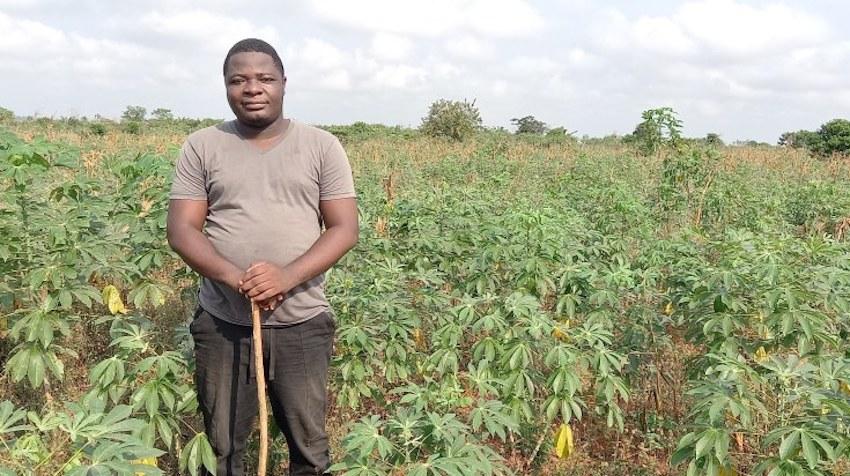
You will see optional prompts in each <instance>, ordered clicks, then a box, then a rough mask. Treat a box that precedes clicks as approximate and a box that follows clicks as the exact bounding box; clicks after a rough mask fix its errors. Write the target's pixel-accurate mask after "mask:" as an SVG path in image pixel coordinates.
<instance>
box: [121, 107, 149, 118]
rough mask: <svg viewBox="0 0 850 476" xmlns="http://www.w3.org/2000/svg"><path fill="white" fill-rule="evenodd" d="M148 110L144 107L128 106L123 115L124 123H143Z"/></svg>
mask: <svg viewBox="0 0 850 476" xmlns="http://www.w3.org/2000/svg"><path fill="white" fill-rule="evenodd" d="M147 113H148V110H147V109H145V108H144V107H142V106H127V109H124V112H122V113H121V121H122V122H143V121H144V120H145V116H146V115H147Z"/></svg>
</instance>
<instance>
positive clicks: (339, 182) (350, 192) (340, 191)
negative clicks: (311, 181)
mask: <svg viewBox="0 0 850 476" xmlns="http://www.w3.org/2000/svg"><path fill="white" fill-rule="evenodd" d="M356 196H357V194H356V193H355V192H354V179H353V178H352V176H351V165H350V164H349V163H348V156H347V155H346V154H345V150H344V149H343V148H342V144H340V143H339V140H337V138H336V137H334V138H333V141H332V142H331V144H330V146H329V147H328V148H327V150H326V151H325V153H324V155H323V157H322V168H321V175H320V177H319V200H334V199H340V198H353V197H356Z"/></svg>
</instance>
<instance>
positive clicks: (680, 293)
mask: <svg viewBox="0 0 850 476" xmlns="http://www.w3.org/2000/svg"><path fill="white" fill-rule="evenodd" d="M181 124H183V123H182V122H181V120H180V119H175V120H174V121H173V122H172V123H170V125H169V127H172V126H173V127H175V128H178V129H179V128H180V127H183V125H181ZM79 127H85V125H84V124H82V123H81V124H80V125H79ZM334 127H337V126H333V127H330V128H329V129H330V130H332V131H336V132H335V133H340V135H343V136H345V139H346V140H347V141H348V146H347V150H348V151H349V155H350V156H351V158H352V165H353V169H354V170H355V173H356V183H357V185H358V197H359V198H358V205H359V213H360V226H361V233H360V242H359V244H358V246H357V247H356V248H355V249H354V250H352V251H351V252H350V253H349V254H348V255H346V256H345V257H344V258H343V259H342V260H341V261H340V262H339V263H338V264H337V265H336V266H335V267H334V268H333V269H332V271H330V273H329V274H328V275H327V283H326V286H327V295H328V297H329V299H330V300H331V305H332V308H333V309H334V311H335V315H336V320H337V329H338V330H337V335H336V341H335V353H334V356H333V365H332V368H331V372H330V376H329V387H330V388H329V391H330V392H331V393H332V394H333V395H334V396H335V399H334V405H333V406H332V409H333V411H334V412H335V413H334V414H332V415H331V418H330V421H333V422H342V423H341V424H342V427H338V428H333V429H332V432H333V433H335V434H340V433H341V434H343V435H344V437H343V438H342V444H341V447H339V448H337V447H334V448H333V453H334V454H335V458H336V461H337V463H336V465H335V467H334V469H335V471H337V472H339V473H340V474H347V475H352V474H372V475H382V474H401V473H403V474H509V473H510V472H511V471H514V472H515V473H516V474H538V473H546V472H549V473H552V474H557V473H558V472H570V471H574V472H576V473H577V474H578V473H580V472H581V468H580V465H581V462H582V461H589V462H590V463H589V464H592V465H594V467H601V465H600V462H601V461H600V457H599V456H598V455H597V453H590V454H588V453H586V452H587V448H592V449H594V451H595V448H597V447H602V450H607V449H610V448H611V446H609V445H613V444H614V443H611V442H614V441H620V442H622V444H629V445H632V444H633V445H634V446H635V447H640V448H650V450H643V449H638V450H636V451H638V452H640V453H639V454H638V455H637V457H636V458H630V459H628V460H625V459H622V458H620V461H615V460H616V459H617V458H611V460H612V461H610V463H611V464H610V466H608V467H605V469H603V470H601V471H609V470H610V468H612V467H613V468H617V469H618V470H620V469H622V473H617V474H654V472H653V469H652V467H649V468H647V467H646V466H643V463H640V461H645V460H648V461H650V462H652V461H656V462H657V464H658V466H666V462H664V461H660V460H661V459H664V458H666V457H667V456H668V453H667V451H666V450H667V449H673V448H676V449H675V451H674V452H673V455H672V456H673V457H672V461H673V463H676V464H679V465H680V466H679V467H677V468H673V470H672V471H676V470H681V471H682V472H690V474H723V475H729V474H734V473H737V474H759V472H761V474H774V475H779V474H783V475H784V474H789V475H790V474H800V475H806V476H809V475H812V476H813V475H816V474H824V475H827V474H840V473H839V472H838V471H837V470H835V469H834V468H838V467H839V466H840V464H841V462H842V461H843V460H844V458H846V457H847V456H848V453H847V448H848V447H850V440H848V432H847V426H846V425H847V423H846V422H847V421H848V418H850V405H848V396H847V395H848V392H850V361H848V353H847V351H846V348H847V337H848V335H850V321H848V316H850V298H848V296H849V295H850V294H848V289H850V264H848V263H850V259H848V258H850V248H848V241H847V239H846V237H845V236H846V235H842V233H845V232H843V231H842V230H846V228H842V227H843V226H845V225H844V223H845V221H844V219H845V218H846V217H848V216H850V199H848V198H847V194H846V193H845V190H847V187H848V181H847V178H846V177H847V175H846V173H844V172H845V171H846V169H844V168H841V167H842V164H840V163H833V162H830V163H829V164H827V163H826V161H815V160H809V159H808V158H805V159H802V158H800V159H798V158H797V157H796V156H797V155H798V154H789V155H791V156H792V158H791V159H789V160H788V161H784V160H783V161H775V162H776V164H773V165H770V166H767V165H764V163H762V162H760V161H746V160H737V159H735V160H729V159H727V158H726V157H723V156H721V155H720V154H719V153H718V151H716V150H714V149H713V148H710V147H709V148H705V147H704V144H699V143H697V142H701V141H695V144H693V145H690V144H682V143H681V142H679V143H676V144H675V147H673V148H672V150H670V151H667V153H665V154H662V155H661V156H660V157H648V158H647V159H645V160H640V161H635V160H634V159H633V157H630V156H629V155H628V154H625V153H623V148H622V144H621V142H620V140H619V138H616V137H612V138H608V139H606V141H583V143H582V144H575V145H574V146H573V145H570V146H569V147H550V146H549V143H548V142H547V140H548V138H547V136H542V137H541V136H530V137H528V136H526V137H522V136H517V135H514V134H510V133H508V132H507V131H488V132H487V133H483V134H480V135H479V136H478V137H477V138H476V139H477V142H476V143H474V144H451V143H447V142H444V141H432V140H429V139H427V138H424V137H416V138H415V140H414V141H412V142H407V141H404V140H385V139H386V138H388V137H392V138H394V139H403V138H406V137H409V136H408V134H411V136H412V135H414V134H413V133H412V131H409V130H404V129H395V128H382V127H380V126H374V125H366V124H362V123H361V124H355V125H352V126H344V127H338V128H334ZM154 131H155V129H153V128H151V129H148V130H146V133H148V132H154ZM565 132H566V131H562V132H559V133H558V134H559V135H560V134H563V135H564V136H567V134H565ZM346 134H348V135H346ZM385 134H386V135H385ZM395 134H397V135H395ZM567 137H568V136H567ZM376 138H377V139H376ZM122 139H124V140H127V141H134V140H135V141H137V142H138V144H145V143H147V142H146V140H143V139H144V138H132V137H123V138H122ZM96 142H97V143H101V142H104V141H101V140H97V141H96ZM137 147H142V146H137ZM428 148H433V149H434V150H438V151H440V152H439V153H436V152H430V150H429V149H428ZM104 152H105V153H104V154H103V155H102V158H101V159H100V160H99V161H98V162H96V163H95V164H92V163H90V162H87V163H86V164H85V167H83V166H82V165H81V164H80V162H81V159H80V153H79V151H77V150H76V149H75V148H73V147H69V146H64V145H58V144H53V143H49V142H46V141H44V140H42V139H34V140H32V141H23V140H20V139H18V138H17V137H15V136H13V135H11V134H9V133H7V132H2V131H0V195H1V196H2V200H0V273H2V276H3V280H2V281H0V311H2V313H0V318H2V321H0V323H2V327H0V332H2V333H3V336H4V341H3V345H4V350H6V351H7V354H6V356H5V357H6V358H5V359H4V360H3V365H4V372H5V377H6V384H7V385H5V386H4V391H5V392H6V393H4V394H3V396H2V400H7V401H5V402H2V403H0V444H2V445H3V448H4V451H5V452H2V453H0V465H3V466H4V467H5V468H6V469H3V470H0V474H2V472H3V471H6V472H12V473H26V472H27V471H29V472H31V473H33V474H42V473H44V474H56V473H58V474H63V473H70V474H84V473H88V474H98V473H99V474H122V473H123V474H131V473H133V472H141V473H147V474H157V472H158V471H162V472H166V473H168V474H172V473H177V472H181V473H183V474H187V473H188V474H196V473H197V472H198V471H200V468H202V467H206V468H208V469H210V468H212V466H213V462H212V451H211V447H210V444H209V441H208V440H207V437H206V435H205V434H204V433H202V432H201V431H200V429H201V422H200V420H199V418H198V416H197V405H198V403H197V399H196V396H195V392H194V389H193V385H192V369H193V362H192V359H191V352H190V347H189V345H190V340H191V339H190V337H189V336H188V332H187V330H186V327H185V325H183V324H182V321H183V320H184V316H185V314H186V312H187V311H188V310H189V309H191V307H192V306H193V304H194V298H193V294H194V291H193V289H194V283H195V281H194V279H192V277H191V274H190V273H189V272H188V271H187V269H186V267H185V266H183V265H182V264H181V263H180V261H179V260H178V258H177V257H176V256H175V255H174V254H173V253H172V252H171V251H170V249H169V248H168V245H167V243H166V242H165V239H164V231H165V216H166V210H167V203H168V196H167V191H168V183H169V180H170V177H171V174H172V172H173V159H174V155H175V153H176V147H175V148H171V149H170V150H169V152H168V154H164V155H160V154H155V153H152V152H150V151H144V150H142V151H136V150H132V151H128V150H118V151H114V150H109V151H104ZM747 152H750V151H747ZM758 152H759V153H762V152H763V153H765V154H770V153H773V152H771V151H769V150H766V151H758ZM429 153H430V154H429ZM735 153H736V150H734V149H732V148H729V149H726V150H724V155H730V156H732V157H734V155H733V154H735ZM791 160H801V161H802V160H805V162H791ZM768 162H770V161H768ZM786 162H787V163H786ZM105 288H106V289H108V291H107V292H104V293H102V291H103V290H104V289H105ZM183 301H185V304H183ZM90 341H91V342H90ZM69 394H71V396H69ZM671 397H672V401H673V403H672V404H671V402H670V401H669V400H671ZM665 399H667V400H668V401H665ZM671 405H673V406H675V407H674V408H670V407H671ZM665 407H666V408H665ZM561 424H570V425H572V427H573V428H575V430H576V432H575V436H576V445H575V451H576V453H584V454H581V458H574V459H571V460H568V461H566V462H555V461H554V460H552V459H551V458H549V457H547V456H546V455H547V453H549V452H550V450H551V449H552V446H553V445H554V439H553V438H552V435H553V429H554V428H557V427H559V426H560V425H561ZM620 432H623V434H622V435H620V434H619V433H620ZM677 441H678V444H677V443H676V442H677ZM275 444H277V445H282V444H283V443H282V442H281V441H278V442H276V443H275ZM538 450H539V451H538ZM646 451H650V452H651V453H650V452H646ZM599 453H604V454H605V455H606V456H605V458H608V456H607V455H608V453H607V452H604V451H600V452H599ZM612 454H615V453H612ZM155 455H156V457H158V458H159V460H158V461H157V462H154V461H152V460H150V459H147V460H145V461H147V464H146V465H144V464H142V462H141V461H140V460H143V459H145V458H151V457H154V456H155ZM634 461H638V462H634ZM155 464H156V465H159V466H160V468H159V469H157V468H155V467H154V466H153V465H155ZM544 465H546V467H545V468H544V467H543V466H544ZM571 465H576V466H575V467H573V466H571ZM549 466H551V467H549ZM274 469H277V470H279V469H280V468H274ZM642 471H643V472H642ZM600 474H601V473H600ZM606 474H608V473H606ZM611 474H615V473H613V472H612V473H611Z"/></svg>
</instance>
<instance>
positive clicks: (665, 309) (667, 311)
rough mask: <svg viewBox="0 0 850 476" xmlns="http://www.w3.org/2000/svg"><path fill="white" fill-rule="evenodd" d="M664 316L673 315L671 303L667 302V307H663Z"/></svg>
mask: <svg viewBox="0 0 850 476" xmlns="http://www.w3.org/2000/svg"><path fill="white" fill-rule="evenodd" d="M664 314H667V315H668V316H669V315H670V314H673V303H672V302H668V303H667V306H665V307H664Z"/></svg>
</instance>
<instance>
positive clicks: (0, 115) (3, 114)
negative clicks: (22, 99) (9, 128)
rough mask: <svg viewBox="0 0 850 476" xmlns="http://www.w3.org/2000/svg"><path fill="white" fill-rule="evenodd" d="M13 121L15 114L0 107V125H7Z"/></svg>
mask: <svg viewBox="0 0 850 476" xmlns="http://www.w3.org/2000/svg"><path fill="white" fill-rule="evenodd" d="M14 120H15V113H14V112H12V111H10V110H9V109H6V108H5V107H0V124H8V123H10V122H12V121H14Z"/></svg>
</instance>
